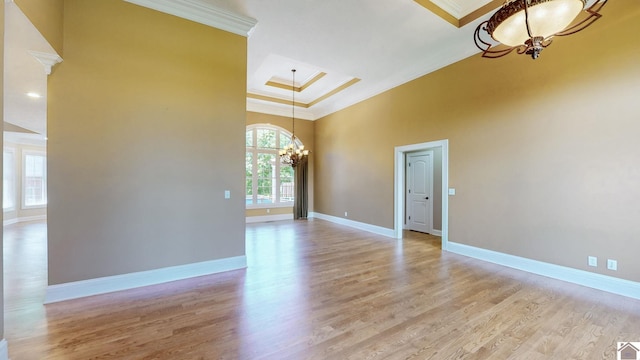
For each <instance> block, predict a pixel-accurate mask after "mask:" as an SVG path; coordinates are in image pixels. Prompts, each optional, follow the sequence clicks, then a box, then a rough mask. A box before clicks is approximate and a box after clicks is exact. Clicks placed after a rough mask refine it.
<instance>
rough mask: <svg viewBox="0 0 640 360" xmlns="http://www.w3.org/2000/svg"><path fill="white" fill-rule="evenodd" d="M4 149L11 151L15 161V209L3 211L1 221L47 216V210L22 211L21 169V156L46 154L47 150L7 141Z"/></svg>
mask: <svg viewBox="0 0 640 360" xmlns="http://www.w3.org/2000/svg"><path fill="white" fill-rule="evenodd" d="M4 147H5V148H8V149H11V150H13V152H14V161H15V169H14V174H15V179H14V180H15V184H14V189H15V192H14V198H15V204H16V205H15V208H14V209H13V210H10V211H4V217H3V221H10V220H15V219H17V220H18V221H19V220H20V219H28V218H33V217H42V216H46V215H47V208H46V207H41V208H30V209H23V208H22V182H23V179H22V175H23V174H22V169H23V161H22V160H23V158H24V157H23V154H24V152H28V151H35V152H44V153H46V151H47V148H46V147H44V146H34V145H24V144H16V143H11V142H8V141H5V142H4Z"/></svg>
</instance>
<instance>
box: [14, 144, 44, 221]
mask: <svg viewBox="0 0 640 360" xmlns="http://www.w3.org/2000/svg"><path fill="white" fill-rule="evenodd" d="M27 155H36V156H44V158H45V162H44V197H45V199H46V201H45V203H44V204H42V205H28V206H27V205H26V196H27V192H26V191H25V188H26V182H27V176H26V171H27V170H26V166H25V164H26V159H27ZM46 159H47V153H46V152H44V151H37V150H22V174H21V175H22V196H21V198H22V199H21V209H22V210H28V209H42V208H46V207H47V204H48V202H49V197H48V194H47V160H46Z"/></svg>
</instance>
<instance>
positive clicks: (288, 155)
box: [280, 69, 309, 167]
mask: <svg viewBox="0 0 640 360" xmlns="http://www.w3.org/2000/svg"><path fill="white" fill-rule="evenodd" d="M291 77H292V80H291V122H292V123H293V124H292V126H291V143H289V145H287V146H285V148H284V149H281V150H280V161H281V162H282V163H283V164H286V165H291V167H296V165H298V164H299V163H300V162H301V161H302V160H303V159H304V157H305V156H308V155H309V150H305V149H304V145H298V144H297V143H296V113H295V111H296V69H291Z"/></svg>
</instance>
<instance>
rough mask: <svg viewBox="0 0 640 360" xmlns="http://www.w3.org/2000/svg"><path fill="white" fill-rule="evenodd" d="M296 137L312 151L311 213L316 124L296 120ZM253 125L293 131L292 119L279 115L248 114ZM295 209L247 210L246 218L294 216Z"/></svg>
mask: <svg viewBox="0 0 640 360" xmlns="http://www.w3.org/2000/svg"><path fill="white" fill-rule="evenodd" d="M295 121H296V137H297V138H298V139H300V141H301V142H302V143H303V144H304V146H305V149H309V150H311V153H310V155H309V165H308V166H309V212H312V211H313V204H314V202H313V194H314V191H313V190H314V182H313V168H314V156H315V155H314V146H315V144H314V134H313V132H314V122H313V121H308V120H302V119H296V120H295ZM253 124H271V125H275V126H279V127H281V128H283V129H286V130H288V131H289V132H290V131H291V130H292V119H291V118H290V117H283V116H277V115H268V114H261V113H256V112H247V125H253ZM292 213H293V207H287V208H271V209H270V212H269V213H267V212H266V209H247V211H246V216H247V217H251V216H265V215H281V214H292Z"/></svg>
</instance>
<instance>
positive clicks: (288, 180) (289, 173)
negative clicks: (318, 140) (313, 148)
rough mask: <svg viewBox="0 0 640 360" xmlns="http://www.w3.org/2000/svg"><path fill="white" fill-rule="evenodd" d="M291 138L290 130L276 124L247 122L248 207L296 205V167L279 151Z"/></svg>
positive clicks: (246, 183)
mask: <svg viewBox="0 0 640 360" xmlns="http://www.w3.org/2000/svg"><path fill="white" fill-rule="evenodd" d="M290 142H291V133H289V132H288V131H286V130H284V129H282V128H279V127H277V126H273V125H267V124H258V125H249V126H247V133H246V145H247V153H246V157H245V159H246V164H245V165H246V182H245V185H246V191H245V193H246V204H247V207H248V208H256V207H278V206H293V189H294V187H293V168H292V167H291V166H289V165H283V164H282V163H280V156H279V154H278V152H279V151H280V149H282V148H283V147H285V146H287V145H289V143H290ZM297 142H298V144H300V145H302V143H300V141H299V140H297Z"/></svg>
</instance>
